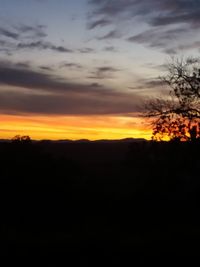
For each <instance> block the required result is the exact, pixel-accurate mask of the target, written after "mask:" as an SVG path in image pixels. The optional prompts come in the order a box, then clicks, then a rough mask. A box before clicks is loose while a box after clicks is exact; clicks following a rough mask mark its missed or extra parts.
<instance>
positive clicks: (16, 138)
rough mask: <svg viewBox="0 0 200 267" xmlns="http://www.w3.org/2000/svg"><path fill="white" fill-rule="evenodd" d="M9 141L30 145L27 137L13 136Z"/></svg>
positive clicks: (29, 139)
mask: <svg viewBox="0 0 200 267" xmlns="http://www.w3.org/2000/svg"><path fill="white" fill-rule="evenodd" d="M11 141H12V142H13V143H31V138H30V137H29V136H28V135H22V136H21V135H15V136H14V137H13V138H12V140H11Z"/></svg>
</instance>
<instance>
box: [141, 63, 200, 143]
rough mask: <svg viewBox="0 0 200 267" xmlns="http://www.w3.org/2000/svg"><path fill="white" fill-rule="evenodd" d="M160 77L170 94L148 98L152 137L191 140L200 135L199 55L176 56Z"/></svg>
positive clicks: (147, 113)
mask: <svg viewBox="0 0 200 267" xmlns="http://www.w3.org/2000/svg"><path fill="white" fill-rule="evenodd" d="M167 70H168V73H167V75H166V76H165V77H162V78H161V80H162V81H163V82H164V83H165V84H167V85H168V86H169V88H170V92H169V96H167V97H165V98H164V97H163V98H161V97H160V98H155V99H152V100H149V101H148V102H147V104H146V116H147V117H149V118H153V135H152V139H153V140H163V139H165V138H168V139H170V140H180V141H189V140H190V141H194V140H197V139H199V138H200V59H198V58H187V59H175V60H172V61H171V63H169V64H168V65H167Z"/></svg>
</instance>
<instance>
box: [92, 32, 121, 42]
mask: <svg viewBox="0 0 200 267" xmlns="http://www.w3.org/2000/svg"><path fill="white" fill-rule="evenodd" d="M120 37H121V33H120V32H119V31H118V30H112V31H110V32H108V33H106V34H105V35H103V36H100V37H97V39H98V40H106V39H115V38H120Z"/></svg>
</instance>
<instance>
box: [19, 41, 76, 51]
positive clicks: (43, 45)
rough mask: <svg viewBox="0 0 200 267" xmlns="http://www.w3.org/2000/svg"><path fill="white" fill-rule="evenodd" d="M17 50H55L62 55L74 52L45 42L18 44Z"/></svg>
mask: <svg viewBox="0 0 200 267" xmlns="http://www.w3.org/2000/svg"><path fill="white" fill-rule="evenodd" d="M17 49H19V50H21V49H39V50H47V49H49V50H53V51H56V52H61V53H72V52H73V50H71V49H68V48H66V47H64V46H56V45H54V44H52V43H50V42H44V41H36V42H31V43H23V42H21V43H18V44H17Z"/></svg>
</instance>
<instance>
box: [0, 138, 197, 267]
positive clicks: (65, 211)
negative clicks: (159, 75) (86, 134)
mask: <svg viewBox="0 0 200 267" xmlns="http://www.w3.org/2000/svg"><path fill="white" fill-rule="evenodd" d="M199 148H200V144H199V143H195V144H193V143H167V142H163V143H155V142H146V141H142V142H140V141H139V142H135V141H133V142H132V140H125V141H109V142H107V141H97V142H88V141H84V142H78V141H76V142H71V141H70V142H62V141H61V142H51V141H47V140H46V141H42V142H27V143H26V142H24V143H23V142H12V143H11V142H1V143H0V152H1V153H0V163H1V168H0V178H1V179H0V181H1V184H0V198H1V221H0V242H1V245H2V247H3V249H2V250H1V253H2V254H3V255H6V258H7V259H8V261H9V260H11V259H14V261H15V262H16V261H17V260H18V259H20V260H21V265H22V264H23V261H24V265H26V266H27V265H28V266H31V265H35V264H38V262H42V261H44V262H45V265H47V266H59V265H61V262H62V260H65V262H66V259H67V262H68V264H69V265H70V266H75V265H76V266H128V265H131V266H134V265H136V266H147V265H148V264H149V262H154V264H158V265H160V266H169V265H170V264H171V262H172V261H173V263H175V264H177V265H178V266H180V264H183V263H186V264H188V265H193V264H194V262H195V260H198V258H199V241H200V215H199V214H200V213H199V210H200V180H199V172H200V158H199ZM22 259H23V260H22Z"/></svg>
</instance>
